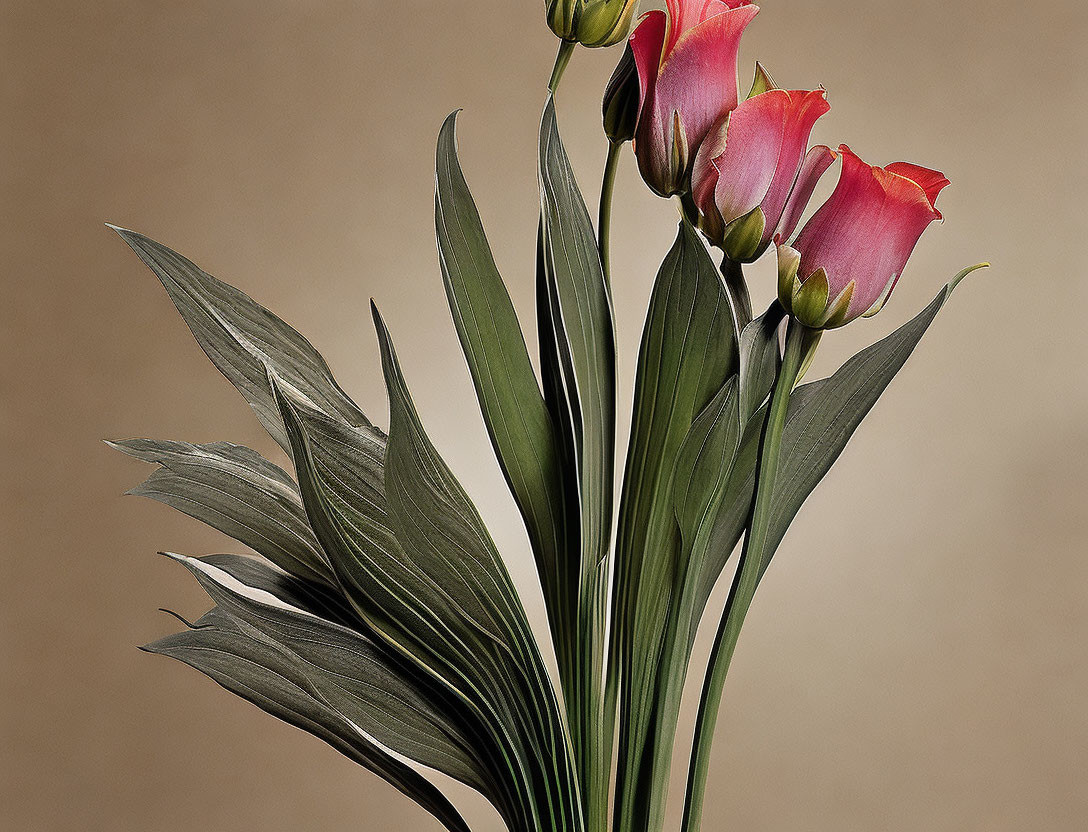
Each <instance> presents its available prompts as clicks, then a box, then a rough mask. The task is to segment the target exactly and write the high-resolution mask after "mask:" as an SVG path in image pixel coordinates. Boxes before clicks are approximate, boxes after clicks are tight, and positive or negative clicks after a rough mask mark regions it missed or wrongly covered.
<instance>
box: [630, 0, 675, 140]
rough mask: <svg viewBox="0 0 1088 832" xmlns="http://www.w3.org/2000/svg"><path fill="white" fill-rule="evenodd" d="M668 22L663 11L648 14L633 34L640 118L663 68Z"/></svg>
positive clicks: (631, 43)
mask: <svg viewBox="0 0 1088 832" xmlns="http://www.w3.org/2000/svg"><path fill="white" fill-rule="evenodd" d="M666 25H667V21H666V18H665V13H664V12H662V11H657V10H654V11H651V12H646V14H644V15H643V16H642V20H640V21H639V23H638V26H636V27H635V30H634V31H633V32H631V37H630V39H629V41H628V45H629V46H630V47H631V53H632V54H633V55H634V58H635V68H636V69H637V70H638V91H639V95H638V111H639V117H640V118H641V117H642V113H643V111H644V109H645V107H646V101H647V99H649V98H651V97H652V95H653V90H654V86H655V85H656V84H657V74H658V72H659V70H660V68H661V48H662V45H663V44H664V42H665V27H666Z"/></svg>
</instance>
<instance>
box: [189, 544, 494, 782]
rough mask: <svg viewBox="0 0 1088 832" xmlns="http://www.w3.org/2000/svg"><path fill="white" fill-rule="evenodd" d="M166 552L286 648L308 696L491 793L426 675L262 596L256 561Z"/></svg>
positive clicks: (263, 582)
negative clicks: (308, 688) (245, 563)
mask: <svg viewBox="0 0 1088 832" xmlns="http://www.w3.org/2000/svg"><path fill="white" fill-rule="evenodd" d="M171 557H174V558H175V559H177V560H179V561H180V562H181V563H182V564H184V565H185V566H186V567H187V568H188V569H189V571H190V572H192V573H193V575H194V576H195V577H196V578H197V580H198V581H199V582H200V584H201V586H203V587H204V589H205V591H207V592H208V594H209V595H210V596H211V598H212V600H213V601H215V603H216V605H217V608H218V609H220V610H223V611H225V612H226V613H228V614H229V615H230V616H232V617H233V618H235V619H237V620H238V621H240V622H243V623H244V625H246V627H248V628H252V631H253V632H255V633H256V634H258V635H259V637H260V638H261V639H262V640H266V641H268V642H270V643H272V644H273V645H274V646H276V647H277V648H280V649H281V650H282V651H283V652H284V653H286V654H287V658H289V659H290V660H292V661H293V663H294V664H295V666H296V667H297V673H298V678H300V679H304V680H305V681H306V682H308V683H309V685H310V686H311V690H312V695H313V696H314V697H315V698H318V699H319V700H321V701H322V702H324V703H325V704H326V705H328V706H329V707H331V708H333V709H334V710H335V711H337V712H338V713H339V714H341V715H343V716H344V717H346V718H347V719H348V720H349V721H350V722H351V723H352V724H353V725H355V726H357V727H358V728H359V729H361V730H362V731H363V733H365V734H366V735H368V736H370V737H372V738H374V739H375V740H377V741H378V742H379V743H381V744H382V745H383V746H385V747H387V748H390V749H392V750H393V751H396V752H397V753H398V754H401V755H403V756H405V757H408V758H409V759H412V760H414V761H416V762H418V763H421V764H423V765H425V766H428V767H430V768H433V769H435V770H437V771H441V772H442V773H444V774H447V775H449V776H450V777H453V778H455V779H457V780H460V781H461V782H463V783H465V784H467V785H469V786H472V787H473V788H475V789H477V790H478V791H480V792H482V793H483V794H485V795H487V796H489V797H493V794H492V793H491V788H490V785H489V783H488V779H487V775H486V773H485V772H484V771H483V770H482V767H481V766H480V765H479V763H478V761H477V760H476V759H475V757H474V754H475V752H474V750H473V746H472V744H471V742H470V741H469V739H468V738H467V737H466V736H465V735H464V734H463V729H462V726H460V725H459V724H458V722H457V721H456V719H451V718H450V714H449V713H447V712H444V711H443V709H442V704H443V701H442V700H441V699H440V698H439V697H435V696H433V695H424V694H425V693H426V694H432V691H431V690H430V688H429V687H428V686H427V682H426V680H425V679H421V678H420V677H419V676H418V675H416V674H415V673H413V672H412V671H411V668H410V667H409V666H407V665H405V664H404V663H403V662H402V661H400V660H399V659H398V658H397V657H396V656H395V655H394V654H393V653H391V652H390V651H389V650H388V648H386V647H384V646H383V645H382V644H381V643H380V642H377V641H375V640H374V639H373V638H371V637H370V636H368V635H367V634H366V633H365V632H364V631H361V630H359V629H356V628H353V627H348V626H344V625H341V624H338V623H336V622H334V621H331V620H328V619H324V618H321V617H319V616H318V615H316V614H314V613H313V612H312V611H311V610H309V609H307V608H305V607H296V606H293V605H291V604H290V603H289V602H288V601H287V600H285V599H284V598H282V597H281V596H280V595H279V594H276V595H272V594H271V593H269V595H271V597H269V596H266V595H262V592H267V590H266V589H264V587H266V586H267V585H268V584H269V583H270V582H271V581H272V580H274V576H269V575H263V576H262V575H259V574H257V575H254V574H253V573H255V572H258V571H259V570H260V568H261V567H260V565H259V563H252V564H249V565H248V569H247V568H245V567H243V568H242V569H239V568H238V567H239V564H238V563H237V562H231V561H224V560H222V559H221V558H220V559H219V560H218V561H217V560H216V559H215V558H185V557H182V556H177V555H171ZM224 566H227V567H233V568H229V569H224V568H223V567H224ZM224 572H225V573H226V574H227V576H229V578H233V579H234V581H231V580H227V579H225V578H224V576H223V573H224ZM241 576H248V577H251V578H254V577H255V578H256V580H253V581H252V582H249V581H243V580H241ZM235 582H237V583H235Z"/></svg>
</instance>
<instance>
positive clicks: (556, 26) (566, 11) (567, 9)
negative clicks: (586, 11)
mask: <svg viewBox="0 0 1088 832" xmlns="http://www.w3.org/2000/svg"><path fill="white" fill-rule="evenodd" d="M544 2H545V10H546V13H547V16H548V26H549V27H550V28H551V30H552V31H553V32H555V35H556V37H560V38H562V39H563V40H577V36H576V31H577V30H576V29H575V25H576V23H577V20H578V15H579V14H580V13H581V11H582V6H583V5H584V0H544Z"/></svg>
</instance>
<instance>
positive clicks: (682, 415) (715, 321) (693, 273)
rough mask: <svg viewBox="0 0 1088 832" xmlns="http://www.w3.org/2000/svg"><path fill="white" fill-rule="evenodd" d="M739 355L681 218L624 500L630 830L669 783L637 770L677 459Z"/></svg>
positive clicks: (617, 632) (623, 760) (675, 550)
mask: <svg viewBox="0 0 1088 832" xmlns="http://www.w3.org/2000/svg"><path fill="white" fill-rule="evenodd" d="M736 362H737V347H736V343H735V342H734V340H733V336H732V327H731V324H730V313H729V306H728V298H727V296H726V291H725V287H724V286H723V284H722V280H721V276H720V275H719V273H718V270H717V269H716V268H715V266H714V263H713V262H712V261H711V259H710V255H709V254H708V253H707V251H706V248H705V247H704V245H703V243H702V242H701V241H700V239H699V238H698V235H697V234H696V232H695V229H694V228H692V227H691V225H690V223H688V222H686V221H682V222H681V224H680V228H679V229H678V233H677V238H676V242H675V243H674V245H673V247H672V249H671V251H670V252H669V254H668V256H667V257H666V258H665V260H664V262H663V263H662V265H661V270H660V271H659V272H658V275H657V280H656V282H655V284H654V289H653V293H652V296H651V299H650V309H649V313H648V315H647V320H646V326H645V329H644V331H643V336H642V345H641V348H640V350H639V359H638V366H637V369H636V375H635V403H634V415H633V423H632V428H631V440H630V446H629V448H628V455H627V466H626V470H625V472H624V485H623V496H622V501H621V504H620V521H619V537H618V540H617V564H616V585H615V592H616V596H615V601H614V607H613V608H614V610H615V615H616V620H615V628H614V631H613V635H614V641H613V655H614V658H613V666H614V668H615V670H616V672H617V673H619V674H620V675H621V679H620V685H621V689H622V691H623V705H622V708H621V724H620V738H621V739H620V743H621V746H620V758H619V773H618V781H617V796H616V817H617V829H619V830H624V832H632V830H637V829H641V828H643V824H645V823H647V822H650V821H649V817H648V813H649V812H651V811H654V812H656V811H657V809H659V808H660V804H661V803H662V802H663V796H662V795H660V794H657V793H656V790H657V789H660V790H661V791H662V792H663V791H664V788H665V784H664V783H661V784H656V785H651V784H650V783H647V782H643V781H642V780H640V773H642V774H643V775H647V774H649V769H648V767H647V766H646V765H644V764H643V763H644V760H646V759H647V757H648V756H649V755H652V754H653V753H654V748H653V746H654V744H655V740H654V738H653V736H652V735H651V729H652V727H653V726H652V723H653V720H654V719H655V718H656V717H657V716H658V715H655V713H654V706H653V702H654V698H655V696H656V679H657V669H658V665H659V661H660V656H661V650H662V646H663V643H662V634H663V631H664V629H665V625H666V620H667V617H668V610H669V605H670V601H671V588H672V586H673V582H674V577H675V575H674V573H675V569H676V565H677V557H678V554H679V545H680V536H679V529H678V526H677V522H676V518H675V515H674V512H673V502H672V497H671V493H672V488H673V470H674V465H675V462H676V457H677V454H678V452H679V450H680V447H681V445H682V444H683V442H684V439H685V438H686V437H687V436H688V432H689V431H690V429H691V426H692V423H693V422H694V420H695V418H696V417H697V416H698V414H699V413H700V412H701V411H702V410H703V408H704V407H706V405H707V404H708V403H709V402H710V400H711V399H712V398H713V396H714V395H715V394H716V393H717V392H718V391H719V390H721V389H722V387H723V385H724V383H725V381H726V379H727V378H729V376H731V375H732V374H733V373H734V372H735V369H736ZM667 723H668V720H667V719H665V720H661V721H659V722H658V724H657V726H656V728H654V729H653V730H654V732H655V733H656V732H657V731H658V730H660V732H662V733H663V734H667V733H668V732H669V731H670V730H675V728H674V727H673V728H670V727H669V726H668V724H667ZM674 724H675V723H674ZM662 740H663V741H665V742H668V738H667V737H663V738H662ZM651 804H654V805H653V807H651Z"/></svg>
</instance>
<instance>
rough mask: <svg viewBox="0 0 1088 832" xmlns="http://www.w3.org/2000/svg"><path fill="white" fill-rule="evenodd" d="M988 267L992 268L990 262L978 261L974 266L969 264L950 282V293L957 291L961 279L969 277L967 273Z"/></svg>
mask: <svg viewBox="0 0 1088 832" xmlns="http://www.w3.org/2000/svg"><path fill="white" fill-rule="evenodd" d="M988 268H990V264H989V263H976V264H975V265H973V266H968V267H967V268H966V269H964V270H963V271H961V272H960V273H959V274H957V275H956V276H955V277H953V278H952V279H951V280H950V281H949V282H948V293H949V294H951V293H952V292H953V291H955V289H956V287H957V286H959V285H960V281H961V280H963V279H964V278H965V277H967V275H969V274H972V273H973V272H977V271H981V270H982V269H988Z"/></svg>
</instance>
